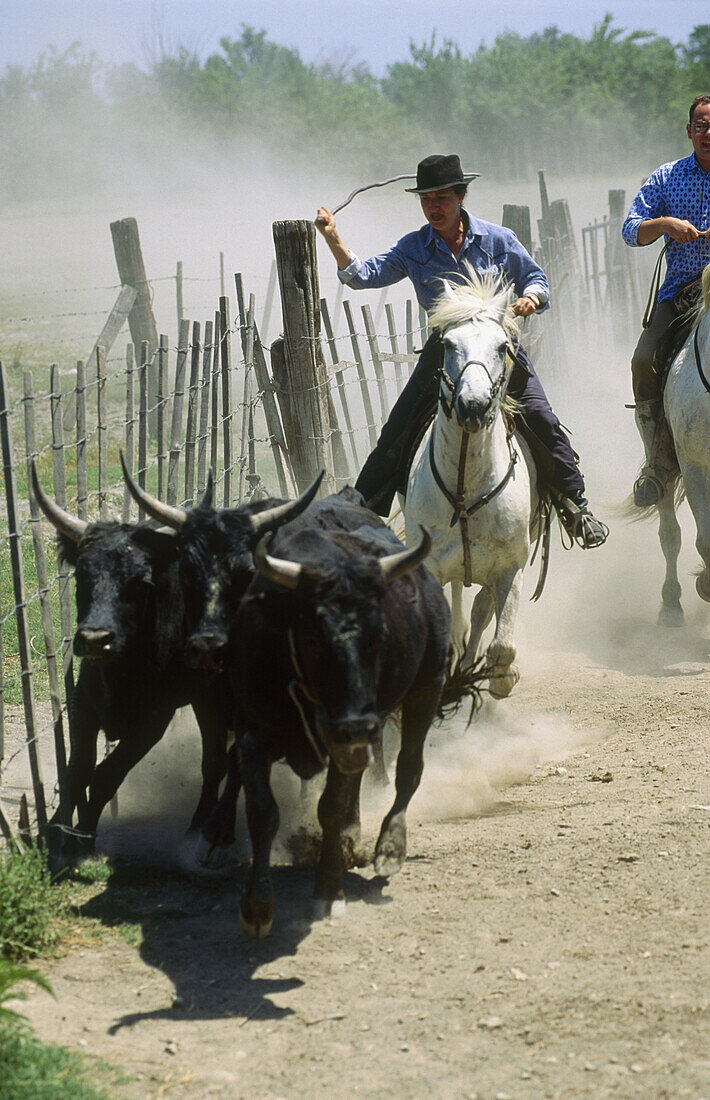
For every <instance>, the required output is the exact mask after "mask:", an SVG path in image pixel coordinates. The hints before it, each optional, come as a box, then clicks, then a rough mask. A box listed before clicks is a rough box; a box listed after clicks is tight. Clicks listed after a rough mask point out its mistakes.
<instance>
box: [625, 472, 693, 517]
mask: <svg viewBox="0 0 710 1100" xmlns="http://www.w3.org/2000/svg"><path fill="white" fill-rule="evenodd" d="M665 491H666V492H667V493H668V492H672V493H673V501H674V505H675V507H676V508H678V507H679V506H680V505H681V504H682V503H683V501H684V500H685V485H684V484H683V479H682V477H681V476H680V471H678V470H677V471H676V472H675V473H674V474H673V476H672V477H671V478H669V479H668V481H667V482H666V487H665ZM607 510H608V511H609V512H610V513H611V515H613V516H616V518H617V519H620V520H624V521H625V522H627V523H640V522H642V521H643V520H647V519H653V518H654V516H656V515H657V514H658V505H657V504H648V505H646V507H645V508H640V507H639V506H638V504H634V495H633V493H629V495H628V496H627V497H625V498H624V499H623V500H622V501H620V502H619V503H618V504H611V505H609V506H608V509H607Z"/></svg>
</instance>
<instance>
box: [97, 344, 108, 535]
mask: <svg viewBox="0 0 710 1100" xmlns="http://www.w3.org/2000/svg"><path fill="white" fill-rule="evenodd" d="M96 405H97V421H96V437H97V441H98V451H99V516H100V518H101V519H102V520H105V519H108V501H107V500H106V495H107V485H108V469H107V467H108V424H107V420H108V413H107V411H106V356H105V353H104V349H103V348H102V347H98V348H97V349H96Z"/></svg>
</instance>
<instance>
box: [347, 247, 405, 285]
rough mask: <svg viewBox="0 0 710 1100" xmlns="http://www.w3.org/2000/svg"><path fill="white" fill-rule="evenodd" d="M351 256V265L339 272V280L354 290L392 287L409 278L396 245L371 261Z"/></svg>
mask: <svg viewBox="0 0 710 1100" xmlns="http://www.w3.org/2000/svg"><path fill="white" fill-rule="evenodd" d="M350 255H351V257H352V259H351V260H350V263H349V264H348V266H347V267H344V268H341V269H340V270H339V271H338V278H339V279H340V282H341V283H345V285H346V286H351V287H353V289H354V290H365V289H366V288H367V287H374V288H377V287H382V286H392V284H393V283H398V282H400V281H401V280H402V279H406V277H407V267H406V264H405V263H404V262H403V260H402V258H401V257H400V256H399V255H398V253H397V247H396V245H395V247H394V248H390V249H389V251H388V252H382V253H381V254H380V255H379V256H371V257H370V259H369V260H361V259H360V258H359V256H355V255H353V253H352V252H351V253H350Z"/></svg>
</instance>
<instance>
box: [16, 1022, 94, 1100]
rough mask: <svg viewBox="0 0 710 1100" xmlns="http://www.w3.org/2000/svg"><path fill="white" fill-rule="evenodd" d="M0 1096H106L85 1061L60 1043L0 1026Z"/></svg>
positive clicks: (19, 1099)
mask: <svg viewBox="0 0 710 1100" xmlns="http://www.w3.org/2000/svg"><path fill="white" fill-rule="evenodd" d="M0 1067H2V1069H1V1072H2V1086H1V1088H2V1097H3V1100H108V1093H106V1092H104V1091H103V1089H101V1088H99V1087H98V1086H95V1085H94V1084H92V1083H91V1081H90V1079H89V1078H90V1076H95V1075H97V1073H98V1071H97V1072H96V1074H95V1073H94V1072H92V1073H91V1074H89V1071H88V1068H87V1066H86V1064H85V1062H84V1061H83V1060H82V1059H81V1058H80V1057H79V1056H78V1055H76V1054H73V1053H71V1052H70V1051H68V1050H63V1049H62V1048H61V1047H55V1046H46V1045H45V1044H43V1043H40V1042H39V1040H38V1039H36V1038H35V1037H34V1036H33V1035H31V1034H30V1033H29V1032H28V1031H25V1030H20V1029H18V1028H9V1027H1V1026H0Z"/></svg>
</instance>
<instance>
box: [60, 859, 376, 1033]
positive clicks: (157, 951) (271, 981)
mask: <svg viewBox="0 0 710 1100" xmlns="http://www.w3.org/2000/svg"><path fill="white" fill-rule="evenodd" d="M246 873H247V869H246V867H240V868H239V870H238V872H237V875H236V877H235V878H234V879H230V881H229V882H224V881H215V880H202V879H200V880H196V879H191V878H186V877H184V876H180V875H178V874H176V873H174V872H172V871H166V870H165V869H161V868H155V867H146V866H140V865H138V866H136V865H135V864H132V863H129V862H127V861H123V860H118V861H116V862H115V863H114V864H113V865H112V870H111V874H110V878H109V879H108V881H107V883H106V885H105V888H104V889H103V890H102V892H101V893H100V894H99V895H97V896H95V897H93V898H92V899H91V900H90V901H88V902H86V903H85V904H83V905H81V906H79V907H78V908H77V912H78V913H79V915H81V916H83V917H87V918H90V919H93V920H97V921H99V922H100V923H101V924H103V925H104V926H107V927H116V926H118V925H126V924H127V925H137V926H139V927H140V931H141V935H142V943H141V947H140V955H141V958H142V959H143V961H144V962H145V963H146V964H147V965H148V966H150V967H155V968H157V969H159V970H161V971H162V972H163V973H164V974H165V975H166V977H168V978H169V979H170V981H171V982H172V983H173V986H174V988H175V997H174V1003H173V1007H172V1008H162V1009H159V1010H157V1011H153V1012H132V1013H129V1014H126V1015H125V1016H122V1017H120V1018H119V1019H118V1020H117V1021H116V1023H115V1024H114V1025H113V1027H112V1028H111V1029H110V1033H111V1034H115V1033H116V1032H117V1031H119V1030H121V1029H122V1028H125V1027H132V1026H133V1025H134V1024H136V1023H139V1022H140V1021H143V1020H149V1019H168V1020H176V1019H215V1018H220V1017H235V1018H239V1019H242V1018H243V1019H250V1018H252V1017H254V1016H257V1015H258V1016H259V1017H260V1018H261V1019H273V1020H277V1019H281V1018H282V1017H284V1016H287V1015H290V1014H291V1010H290V1009H288V1008H280V1007H278V1006H277V1005H275V1004H274V1003H273V1001H272V1000H271V996H272V995H273V994H277V993H281V992H284V991H286V990H289V989H293V988H295V987H297V986H298V985H300V984H301V982H300V980H299V979H296V978H288V979H276V978H263V977H257V976H255V972H256V971H257V970H259V969H260V968H261V967H262V966H264V965H266V964H268V963H270V962H273V961H275V960H277V959H280V958H284V957H288V956H293V955H295V954H296V950H297V948H298V945H299V944H300V943H301V941H302V940H304V939H305V938H306V937H307V936H308V934H309V932H310V930H311V925H312V923H313V920H314V918H313V912H312V893H313V875H314V869H313V868H312V867H308V868H301V867H276V868H274V869H273V871H272V878H273V885H274V893H275V895H276V917H275V920H274V927H273V929H272V931H271V932H270V934H269V935H268V936H267V937H266V938H265V939H263V940H251V939H249V938H248V937H247V936H245V935H244V933H243V932H242V931H241V928H240V926H239V920H238V915H237V914H238V904H239V896H240V894H241V889H242V883H243V881H244V879H245V876H246ZM79 874H81V872H79ZM385 883H386V880H385V879H382V878H378V877H370V878H367V877H365V876H364V875H362V874H360V873H357V872H348V873H347V874H346V876H345V896H346V898H347V899H348V901H349V902H355V901H364V902H365V903H366V904H372V905H382V904H386V903H387V900H388V899H386V898H383V896H382V888H383V886H384V884H385Z"/></svg>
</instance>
